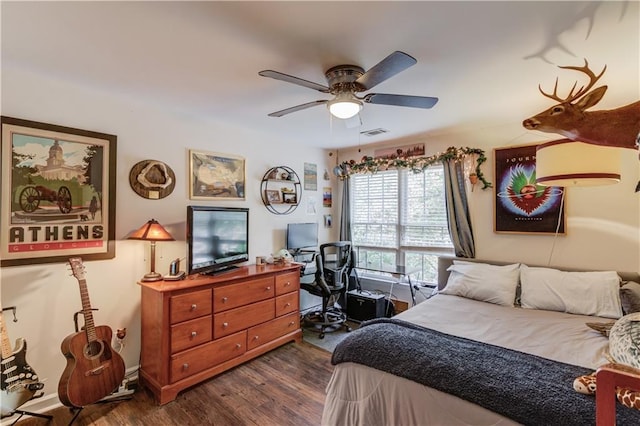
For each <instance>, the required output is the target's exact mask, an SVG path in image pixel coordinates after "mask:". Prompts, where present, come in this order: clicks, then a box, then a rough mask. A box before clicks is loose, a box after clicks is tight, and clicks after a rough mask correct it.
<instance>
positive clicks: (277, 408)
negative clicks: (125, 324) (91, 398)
mask: <svg viewBox="0 0 640 426" xmlns="http://www.w3.org/2000/svg"><path fill="white" fill-rule="evenodd" d="M330 359H331V354H330V353H329V352H327V351H324V350H322V349H319V348H317V347H316V346H313V345H310V344H309V343H305V342H302V343H299V344H298V343H289V344H286V345H284V346H282V347H280V348H278V349H275V350H273V351H271V352H269V353H267V354H265V355H263V356H261V357H259V358H257V359H254V360H252V361H250V362H248V363H246V364H244V365H241V366H239V367H236V368H234V369H233V370H230V371H227V372H225V373H223V374H221V375H219V376H216V377H214V378H212V379H210V380H208V381H206V382H204V383H201V384H199V385H196V386H194V387H193V388H191V389H188V390H186V391H184V392H181V393H180V394H178V398H177V399H176V400H175V401H173V402H170V403H168V404H165V405H163V406H158V405H156V404H155V403H154V402H153V399H152V397H151V394H150V393H149V392H146V391H144V390H138V391H136V392H135V393H134V396H133V399H132V400H130V401H122V402H111V403H106V404H94V405H91V406H89V407H86V408H84V410H82V412H81V413H80V415H79V416H78V418H77V419H76V421H75V422H74V423H73V424H74V425H78V426H82V425H127V426H128V425H132V426H133V425H150V426H151V425H152V426H164V425H215V426H225V425H234V426H238V425H260V426H269V425H278V426H280V425H282V426H285V425H292V426H294V425H296V426H299V425H319V424H320V419H321V417H322V407H323V404H324V396H325V393H324V390H325V387H326V386H327V383H328V382H329V378H330V376H331V372H332V371H333V368H332V365H331V363H330ZM47 414H51V415H53V416H54V418H53V421H52V422H47V421H46V420H45V419H39V418H36V417H27V416H25V417H23V419H22V420H21V421H20V422H18V423H17V425H19V426H32V425H33V426H36V425H38V426H40V425H47V424H48V425H53V426H58V425H67V424H68V423H69V421H71V419H72V413H71V411H70V410H69V409H68V408H66V407H62V408H58V409H56V410H53V411H52V412H50V413H47Z"/></svg>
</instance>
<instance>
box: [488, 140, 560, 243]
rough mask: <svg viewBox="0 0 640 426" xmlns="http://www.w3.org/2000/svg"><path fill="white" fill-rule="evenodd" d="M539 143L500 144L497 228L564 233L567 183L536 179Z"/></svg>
mask: <svg viewBox="0 0 640 426" xmlns="http://www.w3.org/2000/svg"><path fill="white" fill-rule="evenodd" d="M536 146H537V145H526V146H515V147H507V148H496V149H494V152H493V154H494V155H493V158H494V165H495V180H496V185H495V191H494V192H495V199H494V212H495V214H494V216H495V218H494V219H495V220H494V231H495V232H506V233H535V234H555V233H558V234H564V233H565V212H564V201H565V200H564V187H558V186H542V185H538V184H537V183H536Z"/></svg>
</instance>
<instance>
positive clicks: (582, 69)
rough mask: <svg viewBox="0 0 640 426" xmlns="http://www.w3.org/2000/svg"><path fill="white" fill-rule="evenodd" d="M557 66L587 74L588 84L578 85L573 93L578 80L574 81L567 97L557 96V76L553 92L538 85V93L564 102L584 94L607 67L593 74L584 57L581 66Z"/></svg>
mask: <svg viewBox="0 0 640 426" xmlns="http://www.w3.org/2000/svg"><path fill="white" fill-rule="evenodd" d="M558 68H562V69H566V70H574V71H580V72H583V73H585V74H586V75H588V76H589V84H587V85H586V86H582V87H580V88H579V89H578V91H577V92H576V93H575V94H574V93H573V91H574V90H575V88H576V86H577V85H578V82H577V81H576V82H575V83H573V87H572V88H571V90H570V91H569V95H567V97H566V98H564V99H563V98H561V97H559V96H558V78H557V77H556V84H555V86H554V87H553V94H549V93H545V92H544V91H543V90H542V87H541V86H540V85H538V90H540V93H542V94H543V95H544V96H546V97H547V98H550V99H553V100H554V101H558V102H560V103H566V102H572V101H575V100H576V99H578V98H579V97H581V96H583V95H584V94H586V93H587V92H588V91H589V90H590V89H591V88H592V87H593V85H594V84H596V82H597V81H598V80H599V79H600V77H602V75H603V74H604V72H605V71H606V69H607V66H606V65H605V66H604V68H603V69H602V71H601V72H600V74H598V75H595V73H594V72H593V71H591V69H589V63H588V62H587V60H586V59H585V60H584V66H582V67H573V66H564V67H561V66H558Z"/></svg>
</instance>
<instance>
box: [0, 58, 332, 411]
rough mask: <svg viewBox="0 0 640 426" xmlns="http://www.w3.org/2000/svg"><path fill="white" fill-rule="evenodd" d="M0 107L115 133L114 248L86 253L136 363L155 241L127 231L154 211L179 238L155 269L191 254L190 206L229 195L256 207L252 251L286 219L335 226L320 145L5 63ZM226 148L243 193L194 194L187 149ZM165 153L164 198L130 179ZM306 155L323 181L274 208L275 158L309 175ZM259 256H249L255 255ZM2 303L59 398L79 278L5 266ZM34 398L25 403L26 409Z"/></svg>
mask: <svg viewBox="0 0 640 426" xmlns="http://www.w3.org/2000/svg"><path fill="white" fill-rule="evenodd" d="M2 89H3V90H2V115H5V116H11V117H17V118H22V119H28V120H34V121H40V122H45V123H52V124H57V125H63V126H69V127H74V128H79V129H85V130H91V131H98V132H104V133H109V134H115V135H117V137H118V142H117V163H118V164H117V197H116V240H117V241H116V257H115V259H113V260H105V261H88V262H85V266H86V278H87V284H88V288H89V294H90V299H91V305H92V307H94V308H98V309H99V311H97V312H96V313H95V314H94V318H95V322H96V324H97V325H103V324H104V325H108V326H110V327H111V328H112V329H113V331H114V333H115V330H116V329H117V328H124V327H126V328H127V337H126V338H125V340H124V343H125V347H124V349H123V351H122V353H121V355H122V357H123V358H124V360H125V363H126V366H127V368H134V367H136V366H137V365H138V362H139V356H140V311H139V309H140V296H139V295H140V288H139V286H138V285H137V284H136V281H137V280H138V279H139V278H140V277H142V275H144V274H145V273H146V272H148V271H149V245H148V244H147V243H143V242H141V241H129V240H126V239H125V238H126V236H127V234H128V233H129V232H131V231H132V230H134V229H137V228H138V227H140V226H141V225H142V224H143V223H145V222H146V221H147V220H149V219H150V218H155V219H157V220H158V221H159V222H160V223H161V224H163V225H164V226H165V227H166V229H167V230H168V231H169V232H170V233H171V234H172V235H173V236H174V237H175V238H176V240H177V241H175V242H171V243H158V245H157V260H156V270H157V271H159V272H161V273H168V267H169V263H170V262H171V260H172V259H175V258H177V257H184V256H185V254H186V244H185V220H186V206H187V205H189V204H194V205H202V204H205V205H206V204H209V205H224V206H236V207H249V208H250V230H249V232H250V243H249V244H250V259H254V258H255V256H258V255H269V254H270V253H274V252H275V251H276V250H279V249H280V248H282V247H284V245H285V229H286V224H287V223H290V222H313V221H317V222H318V223H319V224H320V225H319V230H320V241H323V242H324V241H329V240H331V239H334V238H335V236H336V235H337V229H338V227H337V224H334V226H333V228H331V229H325V227H324V225H323V215H324V214H333V216H334V217H337V210H336V208H335V206H336V203H335V202H334V208H333V209H330V208H324V207H322V188H323V186H328V185H333V186H334V191H335V185H336V182H335V178H332V180H331V181H330V182H328V181H324V180H323V172H324V169H325V168H328V169H329V170H331V167H332V165H334V164H335V160H334V158H335V157H329V155H328V153H327V152H325V151H324V150H320V149H310V148H306V147H302V146H300V145H296V144H295V143H284V142H282V141H280V140H269V139H265V137H264V136H263V135H260V134H257V133H255V132H252V131H251V129H250V127H251V126H250V125H247V128H231V127H229V126H227V125H225V124H224V123H220V122H216V121H215V119H214V118H212V119H211V120H210V121H202V120H198V119H195V118H193V117H187V116H183V115H182V116H181V115H178V114H176V113H172V112H170V111H166V110H165V111H163V110H162V109H160V108H157V107H154V106H153V105H145V104H141V103H138V102H136V100H134V99H123V98H122V97H116V96H112V95H110V94H109V93H101V92H93V91H88V90H86V89H81V88H80V87H79V86H77V85H74V84H73V83H69V82H63V81H58V80H52V79H50V78H48V77H45V76H42V75H36V74H34V73H31V72H29V71H28V70H23V69H21V70H17V69H13V68H10V67H5V66H3V69H2ZM189 149H198V150H204V151H213V152H221V153H229V154H234V155H239V156H243V157H245V158H246V182H247V185H246V200H245V201H219V202H203V201H192V200H189V198H188V174H187V168H188V150H189ZM146 159H155V160H160V161H163V162H165V163H167V164H168V165H169V166H170V167H171V168H172V169H173V170H174V172H175V174H176V181H177V182H176V187H175V190H174V192H173V193H172V194H171V195H170V196H168V197H166V198H164V199H162V200H147V199H144V198H142V197H140V196H138V195H137V194H136V193H135V192H134V191H133V190H132V189H131V188H130V186H129V180H128V176H129V171H130V169H131V168H132V166H133V165H134V164H136V163H137V162H139V161H141V160H146ZM305 162H310V163H315V164H317V165H318V190H317V191H305V190H303V194H302V198H301V205H300V206H299V207H298V209H297V210H295V212H293V213H292V214H289V215H274V214H272V213H269V212H268V211H267V209H266V208H265V207H264V206H263V204H262V201H261V198H260V181H261V179H262V177H263V175H264V173H265V172H266V171H267V169H269V168H270V167H273V166H278V165H286V166H289V167H291V168H293V169H294V170H295V171H296V172H297V173H298V175H299V176H300V178H301V179H303V166H304V163H305ZM309 197H312V198H313V199H314V200H315V205H316V210H317V212H316V214H308V213H307V211H306V205H307V199H308V198H309ZM251 263H253V262H251ZM0 277H1V287H0V288H1V291H0V297H1V300H2V306H3V307H6V306H13V305H15V306H17V308H18V319H19V321H18V322H17V323H13V322H12V321H10V319H11V317H10V316H9V315H7V321H6V323H7V329H8V334H9V336H10V338H11V339H12V340H15V339H16V338H18V337H24V338H25V339H26V340H27V343H28V352H27V362H28V363H29V365H30V366H31V367H32V368H34V370H35V371H36V372H37V373H38V374H39V375H40V377H41V379H44V380H45V388H44V390H45V392H46V396H45V398H43V399H42V400H37V401H34V403H35V402H38V405H39V406H43V405H46V404H47V403H49V404H53V403H57V383H58V380H59V378H60V376H61V374H62V372H63V370H64V367H65V365H66V361H65V358H64V356H63V355H62V353H61V352H60V343H61V342H62V340H63V339H64V338H65V337H66V336H67V335H69V334H70V333H72V332H73V331H74V329H73V314H74V312H76V311H79V310H81V308H82V306H81V301H80V295H79V290H78V284H77V281H76V280H75V278H73V277H72V276H71V275H70V273H69V271H68V267H67V265H66V264H62V263H54V264H41V265H33V266H19V267H5V268H2V269H0ZM29 406H30V405H29V404H27V405H25V406H23V408H24V409H28V408H26V407H29Z"/></svg>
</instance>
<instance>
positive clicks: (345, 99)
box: [327, 93, 362, 119]
mask: <svg viewBox="0 0 640 426" xmlns="http://www.w3.org/2000/svg"><path fill="white" fill-rule="evenodd" d="M327 108H329V112H330V113H331V115H333V116H334V117H337V118H342V119H347V118H351V117H353V116H354V115H356V114H358V113H359V112H360V110H361V109H362V102H360V101H359V100H358V99H356V98H354V97H353V95H351V94H350V93H338V94H337V95H336V97H335V98H334V99H332V100H330V101H329V102H327Z"/></svg>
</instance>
